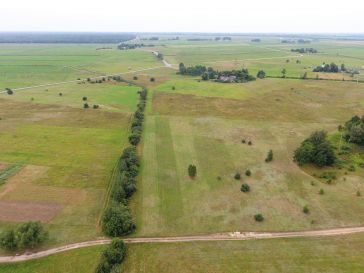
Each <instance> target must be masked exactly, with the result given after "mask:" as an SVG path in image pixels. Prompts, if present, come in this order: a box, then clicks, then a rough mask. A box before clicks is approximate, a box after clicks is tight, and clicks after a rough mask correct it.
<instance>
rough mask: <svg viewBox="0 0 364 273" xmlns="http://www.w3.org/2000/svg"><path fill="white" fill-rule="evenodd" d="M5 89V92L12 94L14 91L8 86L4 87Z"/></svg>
mask: <svg viewBox="0 0 364 273" xmlns="http://www.w3.org/2000/svg"><path fill="white" fill-rule="evenodd" d="M5 90H6V93H7V94H8V95H13V94H14V91H13V90H11V89H10V88H5Z"/></svg>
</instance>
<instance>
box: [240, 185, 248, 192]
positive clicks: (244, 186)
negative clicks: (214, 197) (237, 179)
mask: <svg viewBox="0 0 364 273" xmlns="http://www.w3.org/2000/svg"><path fill="white" fill-rule="evenodd" d="M240 190H241V191H242V192H250V186H249V185H248V184H246V183H243V184H242V185H241V188H240Z"/></svg>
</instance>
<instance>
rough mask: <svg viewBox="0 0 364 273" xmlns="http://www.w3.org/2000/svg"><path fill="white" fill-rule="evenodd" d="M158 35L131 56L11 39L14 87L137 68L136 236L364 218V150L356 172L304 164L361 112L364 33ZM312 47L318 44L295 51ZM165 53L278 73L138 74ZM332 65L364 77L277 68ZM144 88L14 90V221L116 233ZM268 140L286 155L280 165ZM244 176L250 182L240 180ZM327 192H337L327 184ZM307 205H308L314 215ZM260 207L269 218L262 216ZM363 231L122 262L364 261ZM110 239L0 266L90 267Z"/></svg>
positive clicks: (3, 207) (67, 234)
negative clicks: (301, 152) (109, 207)
mask: <svg viewBox="0 0 364 273" xmlns="http://www.w3.org/2000/svg"><path fill="white" fill-rule="evenodd" d="M211 38H212V39H213V37H211ZM153 43H155V44H156V46H155V47H154V48H147V49H146V48H140V49H135V50H126V51H121V50H116V46H115V45H111V47H112V48H111V49H100V48H102V47H108V46H105V45H96V44H89V45H62V44H58V45H48V44H45V45H33V44H32V45H25V44H22V45H20V44H15V45H10V44H1V45H0V63H1V65H0V75H1V80H0V89H3V88H6V87H9V88H14V89H15V88H20V87H26V86H31V85H39V84H45V83H52V82H54V83H55V82H60V81H72V80H76V79H78V78H80V79H86V78H89V77H98V76H105V75H109V74H117V73H125V72H129V74H126V75H123V78H125V79H126V80H128V81H129V82H132V83H135V84H137V85H139V86H143V87H146V88H148V102H147V107H146V113H145V121H144V123H143V137H142V143H141V144H140V145H139V146H138V153H139V154H140V156H141V162H142V164H141V167H140V170H141V172H140V175H139V176H138V182H137V188H138V191H137V192H136V194H135V195H134V196H133V197H132V198H131V201H130V207H131V209H132V213H133V217H134V218H135V220H136V226H137V229H136V232H135V233H133V234H132V235H131V236H135V237H139V236H161V237H164V236H173V235H198V234H209V233H217V232H232V231H293V230H312V229H325V228H334V227H346V226H359V225H363V224H364V215H363V213H362V212H363V210H364V202H363V196H357V192H358V191H360V192H362V193H364V184H363V182H362V177H363V175H364V169H363V168H361V167H359V166H360V164H362V158H364V157H362V154H361V155H360V156H355V155H354V156H353V158H352V160H353V161H354V162H356V163H357V166H358V167H357V168H356V170H355V172H349V173H344V171H342V172H341V173H340V176H339V177H338V179H336V180H335V181H334V183H332V184H328V183H326V181H325V180H324V179H320V178H319V177H318V176H317V175H316V174H320V173H323V172H325V171H327V170H330V169H329V168H322V169H317V168H313V167H312V166H306V167H304V168H300V167H299V166H297V164H296V163H295V162H293V160H292V156H293V151H294V150H295V149H296V148H297V147H298V145H299V144H300V143H301V141H303V140H304V139H305V138H306V137H307V136H309V135H310V133H311V132H312V131H314V130H318V129H325V130H327V131H328V132H329V133H330V134H332V141H333V142H337V137H338V135H337V127H338V125H339V124H343V123H344V122H345V121H346V120H348V119H349V118H351V117H352V116H353V115H359V116H361V115H362V114H363V110H364V92H363V91H364V89H363V86H364V85H363V84H362V83H356V82H349V80H350V81H351V80H355V79H360V78H362V76H361V74H362V73H364V71H363V59H364V50H363V46H362V43H355V42H350V41H333V40H331V41H330V40H320V41H316V40H315V41H312V42H311V43H310V44H307V45H306V44H303V45H301V44H282V43H281V42H280V40H279V39H278V38H272V37H269V38H265V39H262V42H260V43H253V42H251V41H250V39H249V38H246V37H240V38H234V39H233V41H187V40H186V39H181V40H178V41H177V40H168V39H167V38H166V39H161V40H159V41H155V42H154V41H153ZM300 47H313V48H315V49H317V50H318V53H316V54H299V53H295V52H291V48H300ZM151 50H157V51H159V52H161V53H162V54H163V55H164V57H165V59H166V60H167V61H168V62H169V63H172V64H173V65H174V68H177V67H178V64H179V63H180V62H183V63H185V65H187V66H189V65H205V66H212V67H214V68H215V69H218V70H223V69H241V68H242V67H245V68H248V69H249V71H250V72H251V74H252V75H254V76H255V75H256V73H257V71H258V70H260V69H263V70H265V72H266V73H267V75H268V76H270V77H271V78H265V79H262V80H261V79H257V80H256V81H252V82H248V83H243V84H237V83H231V84H223V83H217V82H213V81H201V80H200V77H191V76H181V75H178V74H177V73H176V72H177V70H175V69H171V68H167V67H164V68H158V69H155V70H148V71H139V72H135V73H133V72H132V71H134V70H139V69H144V68H150V67H159V66H163V63H162V62H161V61H160V60H158V59H157V58H156V57H155V56H154V54H152V52H151ZM297 60H298V62H297ZM323 62H327V63H331V62H335V63H337V64H338V65H340V64H341V63H344V64H345V65H346V67H350V68H357V69H359V70H360V72H361V74H359V76H358V75H354V77H351V75H349V74H342V73H319V77H320V78H324V79H334V80H336V81H332V80H330V81H328V80H313V79H310V80H302V79H289V78H286V79H283V78H279V77H280V76H281V75H282V73H281V71H282V69H283V68H285V69H286V70H287V74H286V75H287V77H296V78H299V77H301V76H302V75H303V74H304V73H305V72H307V74H308V77H309V78H316V75H317V74H318V73H314V72H312V69H313V67H315V66H317V65H320V64H322V63H323ZM152 78H153V80H152ZM343 78H344V81H343V80H342V79H343ZM139 90H140V87H136V86H133V85H132V84H128V83H126V82H116V81H113V80H110V81H108V80H107V79H106V81H105V82H102V83H94V84H92V83H90V82H88V81H87V80H85V81H84V82H80V83H67V84H62V85H54V86H48V87H38V88H31V89H27V90H21V91H20V90H19V91H17V90H15V91H14V94H13V95H7V94H5V93H2V94H0V232H1V231H3V230H5V229H6V228H7V227H12V226H14V225H16V224H18V223H20V222H24V221H28V220H39V221H42V222H43V223H44V224H45V225H46V228H47V230H49V231H50V240H49V241H48V242H47V243H46V244H45V245H44V246H43V248H48V247H51V246H54V245H63V244H67V243H73V242H78V241H86V240H91V239H95V238H97V237H100V236H102V232H101V230H100V226H99V220H100V216H101V213H102V210H103V208H104V204H105V200H106V195H107V192H108V187H109V180H110V176H111V173H112V171H113V169H114V166H115V164H116V162H117V159H118V157H119V156H120V154H121V151H122V150H123V148H124V147H125V146H126V145H128V144H127V139H128V135H129V128H130V121H131V116H132V113H133V112H134V111H135V110H136V105H137V103H138V93H137V92H138V91H139ZM84 97H86V99H84ZM84 103H88V104H89V108H88V109H84ZM93 105H98V106H99V108H98V109H93ZM249 142H251V143H250V144H249ZM269 150H272V151H273V154H274V158H273V161H272V162H268V163H267V162H265V159H266V157H267V154H268V151H269ZM358 153H362V151H358ZM190 164H193V165H196V166H197V176H196V177H195V178H191V177H189V175H188V172H187V169H188V166H189V165H190ZM247 170H249V171H250V173H251V174H250V175H246V171H247ZM237 174H240V179H237V178H236V177H237V176H236V175H237ZM314 174H315V176H314ZM242 183H247V184H248V185H249V186H250V192H242V191H241V185H242ZM321 189H323V190H324V193H325V194H319V192H320V191H321ZM305 206H308V207H309V209H310V210H309V213H304V212H303V208H304V207H305ZM258 213H261V214H263V216H264V221H262V222H257V221H255V219H254V215H256V214H258ZM363 240H364V239H363V236H362V235H351V236H344V237H333V238H310V239H308V238H306V239H304V238H302V239H276V240H261V241H245V242H195V243H178V244H177V243H173V244H155V243H153V244H141V245H129V246H128V248H129V250H128V256H127V259H126V261H125V264H124V270H123V272H130V273H132V272H151V273H153V272H161V271H163V272H186V273H187V272H207V271H208V272H252V270H253V271H254V270H255V271H259V272H322V271H325V272H337V271H338V270H337V269H339V270H341V271H342V272H360V271H361V270H362V269H363V266H364V265H363V263H362V259H360V257H362V254H363V253H362V250H361V248H360V247H361V246H362V244H363ZM102 249H103V247H94V248H86V249H80V250H74V251H70V252H65V253H62V254H57V255H53V256H50V257H47V258H43V259H39V260H35V261H30V262H26V263H18V264H11V265H10V264H9V265H0V271H1V272H37V273H40V272H55V273H60V272H92V271H93V270H94V268H95V266H96V264H97V261H98V257H99V255H100V252H101V251H102ZM1 254H4V252H1ZM64 261H67V263H64ZM318 269H320V270H318Z"/></svg>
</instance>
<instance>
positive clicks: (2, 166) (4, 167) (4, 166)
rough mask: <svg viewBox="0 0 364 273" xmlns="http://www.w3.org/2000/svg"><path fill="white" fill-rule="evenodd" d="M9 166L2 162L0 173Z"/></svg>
mask: <svg viewBox="0 0 364 273" xmlns="http://www.w3.org/2000/svg"><path fill="white" fill-rule="evenodd" d="M7 166H8V165H6V164H5V163H1V162H0V171H2V170H5V169H6V167H7Z"/></svg>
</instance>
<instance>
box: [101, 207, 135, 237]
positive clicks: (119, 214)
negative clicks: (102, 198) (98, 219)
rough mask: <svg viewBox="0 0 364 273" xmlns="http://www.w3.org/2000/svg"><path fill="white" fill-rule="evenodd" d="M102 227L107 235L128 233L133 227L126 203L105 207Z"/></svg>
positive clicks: (115, 235)
mask: <svg viewBox="0 0 364 273" xmlns="http://www.w3.org/2000/svg"><path fill="white" fill-rule="evenodd" d="M102 229H103V231H104V233H105V234H106V235H108V236H112V237H117V236H122V235H126V234H130V233H131V232H133V230H134V229H135V224H134V222H133V220H132V218H131V214H130V210H129V208H128V207H127V206H126V205H123V204H113V205H111V206H110V207H109V208H108V209H106V211H105V213H104V216H103V222H102Z"/></svg>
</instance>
